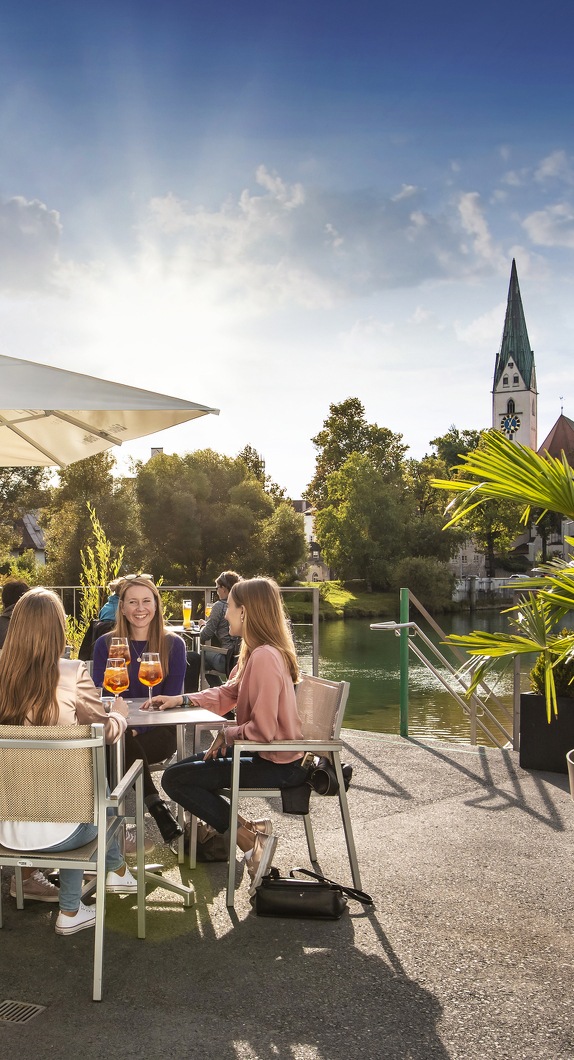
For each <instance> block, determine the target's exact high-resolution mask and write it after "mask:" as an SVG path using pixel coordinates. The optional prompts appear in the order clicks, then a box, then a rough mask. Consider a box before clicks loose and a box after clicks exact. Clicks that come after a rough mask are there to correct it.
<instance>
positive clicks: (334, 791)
mask: <svg viewBox="0 0 574 1060" xmlns="http://www.w3.org/2000/svg"><path fill="white" fill-rule="evenodd" d="M341 772H342V774H343V783H344V785H345V791H348V790H349V784H350V783H351V779H352V777H353V767H352V766H351V765H346V764H343V765H342V766H341ZM309 783H310V785H311V787H312V788H313V790H314V791H316V792H317V795H338V794H339V783H338V781H337V774H336V773H335V767H334V765H333V763H332V762H331V759H330V758H327V757H324V758H320V759H319V761H318V762H317V765H316V766H315V768H314V769H313V770H312V772H311V776H310V777H309Z"/></svg>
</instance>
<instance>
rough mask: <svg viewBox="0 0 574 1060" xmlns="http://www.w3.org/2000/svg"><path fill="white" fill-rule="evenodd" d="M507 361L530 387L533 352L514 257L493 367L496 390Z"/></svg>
mask: <svg viewBox="0 0 574 1060" xmlns="http://www.w3.org/2000/svg"><path fill="white" fill-rule="evenodd" d="M509 361H514V364H515V365H516V367H517V368H518V371H519V372H520V374H521V376H522V378H523V380H524V382H525V384H526V386H527V387H528V388H530V385H531V382H532V372H533V369H534V352H533V350H531V349H530V339H529V338H528V331H527V330H526V320H525V318H524V310H523V308H522V298H521V297H520V287H519V286H518V273H517V271H516V262H515V261H514V259H513V261H512V269H511V270H510V286H509V288H508V302H507V304H506V318H505V321H504V330H503V332H502V343H501V346H500V352H499V353H498V354H497V357H496V365H495V368H494V390H496V387H497V386H498V384H499V382H500V379H501V377H502V373H503V372H504V370H505V368H506V366H507V364H508V362H509Z"/></svg>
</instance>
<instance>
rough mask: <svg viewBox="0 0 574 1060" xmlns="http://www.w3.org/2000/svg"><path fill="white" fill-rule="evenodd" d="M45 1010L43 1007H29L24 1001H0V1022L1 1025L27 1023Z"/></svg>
mask: <svg viewBox="0 0 574 1060" xmlns="http://www.w3.org/2000/svg"><path fill="white" fill-rule="evenodd" d="M45 1008H46V1006H45V1005H29V1004H27V1002H25V1001H0V1020H1V1021H2V1022H3V1023H28V1021H29V1020H33V1019H34V1016H39V1015H40V1012H43V1011H44V1009H45Z"/></svg>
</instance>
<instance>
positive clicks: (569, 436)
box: [538, 415, 574, 467]
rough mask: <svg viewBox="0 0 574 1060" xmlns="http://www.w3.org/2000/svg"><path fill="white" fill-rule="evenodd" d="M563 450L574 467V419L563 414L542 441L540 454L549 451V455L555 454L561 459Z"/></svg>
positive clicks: (542, 454)
mask: <svg viewBox="0 0 574 1060" xmlns="http://www.w3.org/2000/svg"><path fill="white" fill-rule="evenodd" d="M563 452H564V453H565V454H566V459H567V461H568V463H569V464H570V467H574V420H570V419H568V416H562V415H561V416H559V417H558V419H557V420H556V423H555V424H554V426H553V428H552V430H551V431H550V434H549V435H548V437H547V438H545V439H544V441H543V442H542V445H541V446H540V449H539V450H538V456H544V454H545V453H548V455H549V456H555V457H557V458H558V460H560V459H561V457H562V453H563Z"/></svg>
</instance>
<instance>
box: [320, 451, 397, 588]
mask: <svg viewBox="0 0 574 1060" xmlns="http://www.w3.org/2000/svg"><path fill="white" fill-rule="evenodd" d="M325 486H326V494H327V496H326V501H327V503H326V504H325V506H324V507H323V508H321V510H320V511H319V512H318V513H317V516H316V519H315V532H316V535H317V541H318V542H319V545H320V547H321V552H322V554H323V556H324V557H325V560H326V562H327V563H328V564H329V566H330V567H334V568H335V569H336V571H337V574H338V575H339V577H341V578H351V577H359V578H364V579H365V580H366V581H367V583H368V584H369V585H370V586H372V585H375V586H377V587H380V588H387V587H388V585H389V579H390V576H391V571H392V565H393V562H394V561H396V560H398V558H399V557H400V556H401V555H403V554H404V547H405V546H404V528H405V524H406V521H407V515H408V513H407V506H406V504H405V496H404V493H403V492H402V491H401V490H400V489H398V488H397V487H396V485H393V484H391V483H388V482H385V481H384V479H383V477H382V475H381V473H380V471H379V469H378V468H377V467H375V466H374V465H373V464H372V463H371V460H370V459H369V457H368V456H366V455H364V454H360V453H353V454H352V455H351V456H350V457H349V458H348V459H347V460H346V461H345V463H344V464H343V466H342V467H341V468H340V470H338V471H333V472H331V474H330V475H329V476H328V478H327V480H326V484H325Z"/></svg>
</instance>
